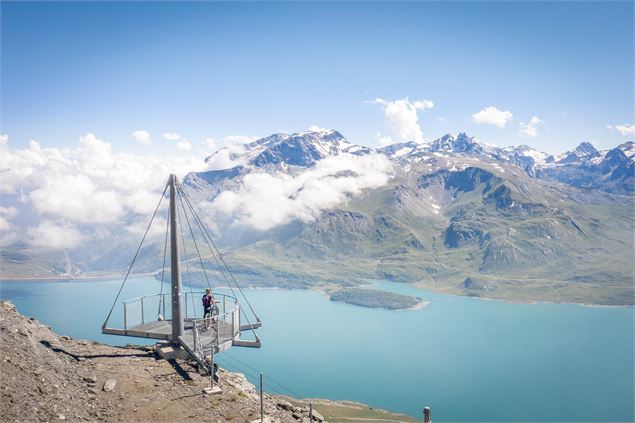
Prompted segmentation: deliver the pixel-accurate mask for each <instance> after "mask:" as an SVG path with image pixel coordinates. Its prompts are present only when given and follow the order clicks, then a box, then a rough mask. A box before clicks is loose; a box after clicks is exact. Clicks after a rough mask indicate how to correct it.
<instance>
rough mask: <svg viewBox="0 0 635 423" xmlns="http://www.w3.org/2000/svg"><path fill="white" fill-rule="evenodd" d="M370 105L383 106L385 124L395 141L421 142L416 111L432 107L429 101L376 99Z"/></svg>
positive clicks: (421, 133)
mask: <svg viewBox="0 0 635 423" xmlns="http://www.w3.org/2000/svg"><path fill="white" fill-rule="evenodd" d="M371 103H373V104H379V105H381V106H383V108H384V117H385V119H386V124H387V125H388V127H389V128H390V131H391V133H392V134H393V136H394V137H395V138H396V141H416V142H422V141H423V131H422V130H421V127H420V126H419V118H418V116H417V111H418V110H424V109H431V108H432V107H434V103H433V102H432V101H431V100H415V101H410V100H409V99H408V97H406V98H402V99H400V100H394V101H388V100H384V99H383V98H376V99H375V100H373V101H371Z"/></svg>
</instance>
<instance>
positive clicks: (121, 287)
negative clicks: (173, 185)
mask: <svg viewBox="0 0 635 423" xmlns="http://www.w3.org/2000/svg"><path fill="white" fill-rule="evenodd" d="M167 190H168V184H165V189H164V190H163V193H162V194H161V198H160V199H159V203H158V204H157V207H156V209H154V213H152V218H151V219H150V223H148V227H147V228H146V231H145V233H144V234H143V238H141V242H140V243H139V247H138V248H137V252H136V253H135V255H134V257H133V258H132V262H131V263H130V267H128V272H126V277H125V278H124V279H123V282H122V283H121V286H120V287H119V291H118V292H117V296H116V297H115V301H113V302H112V307H110V311H109V312H108V316H106V320H105V321H104V324H103V325H102V327H106V325H107V324H108V320H109V319H110V315H111V314H112V311H113V310H114V309H115V305H116V304H117V300H118V299H119V296H120V295H121V291H122V290H123V287H124V285H125V284H126V281H127V280H128V276H130V271H131V270H132V266H134V262H135V260H136V259H137V256H138V255H139V251H141V246H142V245H143V242H144V241H145V240H146V236H148V231H149V230H150V226H152V222H153V221H154V217H155V216H156V215H157V211H158V210H159V207H160V206H161V202H162V201H163V196H164V195H165V192H166V191H167Z"/></svg>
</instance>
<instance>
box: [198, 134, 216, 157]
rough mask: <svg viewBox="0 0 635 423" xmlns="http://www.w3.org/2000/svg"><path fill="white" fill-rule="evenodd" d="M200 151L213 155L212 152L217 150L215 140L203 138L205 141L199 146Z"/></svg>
mask: <svg viewBox="0 0 635 423" xmlns="http://www.w3.org/2000/svg"><path fill="white" fill-rule="evenodd" d="M200 147H201V150H203V151H204V152H206V153H213V152H214V151H216V150H218V145H217V144H216V140H214V138H211V137H210V138H205V141H203V142H202V143H201V145H200Z"/></svg>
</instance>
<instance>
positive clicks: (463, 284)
mask: <svg viewBox="0 0 635 423" xmlns="http://www.w3.org/2000/svg"><path fill="white" fill-rule="evenodd" d="M220 155H225V156H226V157H227V158H228V159H229V161H230V165H229V166H224V167H223V168H217V169H213V170H209V171H205V172H192V173H190V174H188V175H187V176H186V177H185V178H184V180H183V185H184V187H185V189H186V190H187V192H188V193H189V194H190V196H191V197H192V198H193V199H194V202H195V203H196V204H197V205H198V207H199V209H201V210H202V212H203V213H204V214H206V222H208V223H209V224H210V227H211V228H212V230H213V234H214V237H215V238H216V239H217V240H218V241H219V244H220V245H221V246H222V247H223V249H224V250H225V257H226V260H227V261H228V263H229V264H230V267H232V268H233V269H235V271H236V273H238V274H240V277H241V280H244V281H249V282H246V283H252V284H255V285H274V286H283V287H308V286H312V285H314V284H338V285H352V284H356V283H360V282H363V281H364V280H367V279H390V280H394V281H397V282H410V283H417V284H419V285H420V286H423V287H427V288H430V289H432V290H435V291H442V292H448V293H454V294H460V295H469V296H479V297H487V298H499V299H505V300H512V301H523V302H530V301H556V302H562V301H564V302H576V303H589V304H612V305H613V304H633V303H634V287H633V276H634V275H633V265H632V263H633V261H632V259H633V251H634V249H633V248H634V245H633V229H634V227H633V226H634V220H633V210H634V208H633V206H634V204H633V201H634V199H635V197H634V194H635V193H634V189H635V184H634V178H635V144H634V143H633V142H626V143H624V144H621V145H619V146H617V147H615V148H613V149H610V150H598V149H596V148H595V147H594V146H593V145H592V144H590V143H588V142H583V143H581V144H580V145H579V146H578V147H577V148H576V149H574V150H572V151H568V152H565V153H563V154H560V155H558V156H553V155H549V154H546V153H543V152H540V151H537V150H535V149H533V148H531V147H529V146H527V145H520V146H511V147H498V146H493V145H489V144H486V143H483V142H480V141H479V140H477V139H476V138H473V137H470V136H468V135H466V134H465V133H459V134H448V135H445V136H443V137H441V138H438V139H436V140H434V141H431V142H426V143H415V142H404V143H398V144H393V145H389V146H386V147H382V148H379V149H371V148H368V147H364V146H358V145H355V144H352V143H350V142H349V141H348V140H346V138H345V137H344V136H342V135H341V134H340V133H339V132H337V131H335V130H316V131H305V132H299V133H294V134H284V133H278V134H274V135H271V136H269V137H265V138H262V139H259V140H257V141H255V142H252V143H249V144H246V145H244V146H241V147H240V148H238V149H237V148H232V149H230V148H225V149H221V150H219V151H217V152H216V153H214V154H213V155H211V156H209V157H208V158H207V162H208V163H214V162H216V159H217V158H219V157H220ZM258 183H259V184H260V185H258ZM324 192H327V194H329V195H323V193H324ZM272 196H273V197H274V198H272ZM323 197H324V198H323ZM245 198H247V199H245ZM254 202H256V204H255V205H254V204H253V203H254ZM258 202H260V203H261V207H259V204H258ZM280 210H285V211H286V213H287V214H284V215H282V216H279V215H280V214H281V213H282V212H281V211H280ZM207 212H208V213H207ZM263 216H265V217H263ZM263 222H264V223H263ZM4 251H5V252H6V250H4ZM14 253H16V252H15V251H14ZM69 254H70V258H69V260H73V258H72V257H73V253H72V252H71V253H69ZM158 255H160V248H159V247H158V245H154V246H153V247H150V248H149V249H147V250H146V251H145V256H146V257H147V258H148V264H147V265H146V270H151V269H152V265H151V264H149V263H150V261H151V260H153V259H156V258H157V256H158ZM67 256H68V254H67ZM119 256H123V254H122V249H121V248H117V247H116V246H113V248H112V249H111V250H110V251H109V252H104V253H103V254H101V255H100V257H93V258H92V259H83V260H82V261H81V263H82V265H83V266H84V270H85V271H86V270H90V271H96V270H99V271H106V270H115V267H117V266H120V264H121V263H120V262H121V261H122V260H123V258H122V259H121V260H119V259H114V257H119ZM65 257H66V256H65ZM57 260H58V261H60V260H62V259H61V258H59V257H58V259H57ZM62 261H63V260H62ZM77 262H79V261H77ZM191 266H192V268H196V264H195V263H194V262H193V263H192V264H191ZM71 267H72V266H71Z"/></svg>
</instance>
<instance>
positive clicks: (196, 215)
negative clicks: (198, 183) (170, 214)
mask: <svg viewBox="0 0 635 423" xmlns="http://www.w3.org/2000/svg"><path fill="white" fill-rule="evenodd" d="M178 188H179V191H180V192H181V194H182V195H183V197H184V198H185V201H186V202H187V203H188V204H189V206H190V209H191V210H192V213H193V214H194V216H195V217H196V219H198V221H199V222H200V221H201V218H200V217H199V216H198V214H197V213H196V211H195V210H194V208H193V206H192V203H191V202H190V199H189V197H188V195H187V194H186V193H185V192H184V191H183V188H181V184H178ZM200 225H201V226H202V222H201V223H200ZM203 229H204V231H205V234H207V237H208V238H209V240H210V242H211V243H212V245H213V246H214V249H215V250H216V253H217V254H218V257H219V258H220V260H221V261H222V263H223V265H224V266H225V269H227V273H229V276H230V277H231V278H232V280H233V281H234V284H236V287H238V289H239V290H240V293H241V295H242V296H243V298H244V299H245V302H247V305H248V306H249V309H250V310H251V312H252V313H253V315H254V316H255V317H256V320H258V321H260V319H258V315H257V314H256V312H255V311H254V309H253V307H252V306H251V303H250V302H249V299H247V296H246V295H245V293H244V292H243V289H242V288H241V287H240V285H239V284H238V282H237V281H236V278H235V277H234V274H233V273H232V271H231V270H230V269H229V266H227V263H226V262H225V259H224V258H223V256H222V255H221V254H220V251H219V250H218V247H216V243H215V242H214V240H213V239H212V237H211V236H210V235H209V233H208V232H207V229H205V227H204V226H203ZM210 249H211V248H210Z"/></svg>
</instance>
